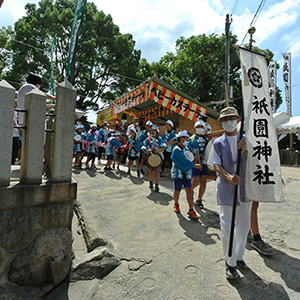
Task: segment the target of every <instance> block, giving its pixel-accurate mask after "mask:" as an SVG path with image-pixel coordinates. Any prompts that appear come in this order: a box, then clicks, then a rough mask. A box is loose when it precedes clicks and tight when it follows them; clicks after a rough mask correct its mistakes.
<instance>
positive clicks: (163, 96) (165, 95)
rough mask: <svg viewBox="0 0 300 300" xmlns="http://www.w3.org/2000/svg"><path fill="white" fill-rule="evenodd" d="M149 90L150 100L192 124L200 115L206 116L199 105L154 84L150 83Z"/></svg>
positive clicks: (203, 109)
mask: <svg viewBox="0 0 300 300" xmlns="http://www.w3.org/2000/svg"><path fill="white" fill-rule="evenodd" d="M149 88H150V93H149V94H150V95H149V99H150V100H153V101H155V102H157V103H158V104H160V105H162V106H164V107H166V108H169V109H170V110H171V111H173V112H176V113H178V114H180V115H182V116H184V117H186V118H188V119H190V120H193V121H194V122H195V121H197V120H198V119H199V116H200V114H204V115H206V113H207V110H206V109H205V108H203V107H201V106H200V105H198V104H196V103H194V102H192V101H190V100H188V99H185V98H184V97H181V96H179V95H178V94H176V93H174V92H172V91H170V90H168V89H167V88H164V87H163V86H160V85H158V84H157V83H155V82H151V83H150V86H149Z"/></svg>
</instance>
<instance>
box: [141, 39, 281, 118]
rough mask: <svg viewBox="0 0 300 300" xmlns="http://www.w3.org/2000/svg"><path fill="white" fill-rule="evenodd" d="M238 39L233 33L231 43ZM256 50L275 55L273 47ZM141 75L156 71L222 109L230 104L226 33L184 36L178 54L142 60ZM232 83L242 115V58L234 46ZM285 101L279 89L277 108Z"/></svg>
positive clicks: (191, 94) (180, 88) (231, 55)
mask: <svg viewBox="0 0 300 300" xmlns="http://www.w3.org/2000/svg"><path fill="white" fill-rule="evenodd" d="M236 42H237V37H236V36H231V45H235V44H236ZM253 50H254V51H257V52H260V53H262V52H263V53H264V54H266V55H268V56H270V59H272V58H273V56H274V54H273V53H272V52H271V51H270V50H269V49H266V50H261V49H259V48H256V47H254V48H253ZM139 74H140V76H143V78H144V79H146V78H147V77H150V76H153V75H154V74H156V75H157V76H159V77H160V78H161V79H163V80H165V81H166V82H168V83H169V84H171V85H172V86H174V87H175V88H178V89H179V90H181V91H183V92H185V93H186V94H188V95H189V96H191V97H192V98H194V99H196V100H198V101H199V102H201V103H204V104H206V105H207V106H210V107H211V108H213V109H215V110H217V111H219V110H221V109H222V108H223V107H225V106H226V101H225V86H224V82H225V35H224V34H222V35H218V34H211V35H205V34H202V35H198V36H191V37H189V38H184V37H180V38H179V39H178V40H177V41H176V53H175V54H173V53H167V54H166V55H165V56H163V57H162V58H161V59H160V60H159V61H158V62H154V63H152V64H151V65H150V64H149V63H148V62H147V61H146V60H142V61H141V63H140V71H139ZM230 85H232V86H233V99H231V101H230V105H233V106H235V107H236V108H237V109H238V111H239V113H240V114H242V90H241V75H240V60H239V58H238V55H237V51H236V49H235V48H234V47H231V50H230ZM281 102H282V99H281V94H280V90H279V89H277V107H278V106H279V105H280V104H281Z"/></svg>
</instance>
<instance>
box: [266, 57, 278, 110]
mask: <svg viewBox="0 0 300 300" xmlns="http://www.w3.org/2000/svg"><path fill="white" fill-rule="evenodd" d="M268 68H269V71H270V76H271V80H272V81H273V82H274V85H273V86H272V85H271V84H270V85H269V93H270V101H271V107H272V113H273V114H274V113H275V112H276V82H277V62H276V61H270V63H269V67H268Z"/></svg>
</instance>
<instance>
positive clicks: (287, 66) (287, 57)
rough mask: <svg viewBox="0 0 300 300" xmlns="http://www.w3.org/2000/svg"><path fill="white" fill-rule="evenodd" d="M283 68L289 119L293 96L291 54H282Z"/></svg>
mask: <svg viewBox="0 0 300 300" xmlns="http://www.w3.org/2000/svg"><path fill="white" fill-rule="evenodd" d="M282 56H283V67H282V75H283V82H284V85H285V103H286V113H287V114H288V116H289V117H291V116H292V94H291V53H282Z"/></svg>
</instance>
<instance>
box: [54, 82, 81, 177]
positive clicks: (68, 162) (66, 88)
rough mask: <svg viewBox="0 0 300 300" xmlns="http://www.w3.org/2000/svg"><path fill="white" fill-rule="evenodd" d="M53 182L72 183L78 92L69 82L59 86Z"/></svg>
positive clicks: (56, 108)
mask: <svg viewBox="0 0 300 300" xmlns="http://www.w3.org/2000/svg"><path fill="white" fill-rule="evenodd" d="M56 91H57V92H56V104H55V123H54V131H55V132H54V141H53V154H54V156H53V160H52V162H51V168H50V169H51V170H50V173H51V174H50V176H51V177H50V180H51V182H71V178H72V158H73V146H74V120H75V107H76V94H77V93H76V90H75V89H74V88H73V86H72V85H71V83H70V82H69V81H67V80H66V81H64V82H62V83H60V84H59V85H58V86H57V90H56Z"/></svg>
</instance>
